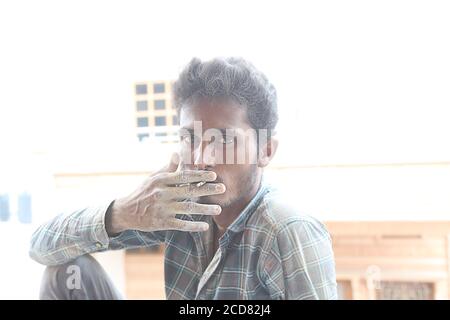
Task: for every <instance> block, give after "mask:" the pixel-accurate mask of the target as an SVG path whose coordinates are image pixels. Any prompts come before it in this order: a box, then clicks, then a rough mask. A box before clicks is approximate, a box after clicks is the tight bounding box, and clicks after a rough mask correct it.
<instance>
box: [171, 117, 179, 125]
mask: <svg viewBox="0 0 450 320" xmlns="http://www.w3.org/2000/svg"><path fill="white" fill-rule="evenodd" d="M172 125H174V126H178V117H177V116H172Z"/></svg>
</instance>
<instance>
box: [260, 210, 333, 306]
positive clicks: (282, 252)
mask: <svg viewBox="0 0 450 320" xmlns="http://www.w3.org/2000/svg"><path fill="white" fill-rule="evenodd" d="M261 274H262V278H263V282H264V285H265V287H266V289H267V290H268V292H269V294H270V296H271V298H272V299H286V300H298V299H322V300H324V299H337V284H336V271H335V262H334V254H333V249H332V244H331V237H330V235H329V233H328V231H327V230H326V229H325V226H324V225H323V224H321V223H320V222H319V221H314V220H311V221H309V220H298V219H297V220H294V221H290V222H288V223H286V224H284V225H283V227H282V228H281V229H280V230H279V231H278V232H277V234H276V236H275V237H274V240H273V244H272V248H271V249H270V251H269V252H268V254H267V256H266V259H265V261H264V263H263V270H262V272H261Z"/></svg>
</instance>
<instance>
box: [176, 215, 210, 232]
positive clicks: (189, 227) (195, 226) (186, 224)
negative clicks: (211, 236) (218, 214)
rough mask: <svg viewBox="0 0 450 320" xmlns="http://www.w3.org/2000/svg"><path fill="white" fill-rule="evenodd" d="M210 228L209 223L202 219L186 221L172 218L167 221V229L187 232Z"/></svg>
mask: <svg viewBox="0 0 450 320" xmlns="http://www.w3.org/2000/svg"><path fill="white" fill-rule="evenodd" d="M208 229H209V224H207V223H206V222H202V221H186V220H180V219H176V218H173V219H170V220H168V221H167V230H179V231H187V232H202V231H206V230H208Z"/></svg>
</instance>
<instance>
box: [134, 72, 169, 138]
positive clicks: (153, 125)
mask: <svg viewBox="0 0 450 320" xmlns="http://www.w3.org/2000/svg"><path fill="white" fill-rule="evenodd" d="M172 84H173V81H171V80H163V81H147V82H137V83H135V113H136V135H137V137H138V139H139V141H144V140H156V141H159V142H175V141H177V130H178V117H177V113H176V110H175V108H174V106H173V103H172Z"/></svg>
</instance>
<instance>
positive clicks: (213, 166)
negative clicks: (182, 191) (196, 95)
mask: <svg viewBox="0 0 450 320" xmlns="http://www.w3.org/2000/svg"><path fill="white" fill-rule="evenodd" d="M180 128H181V129H180V144H181V150H180V151H181V152H180V154H181V160H182V164H183V165H182V169H190V170H195V169H198V170H210V171H214V172H216V174H217V180H216V182H221V183H223V184H225V186H226V188H227V190H226V192H225V193H224V194H221V195H213V196H207V197H201V198H200V199H198V202H200V203H214V204H219V205H220V206H222V207H228V206H231V205H233V204H235V203H237V202H238V201H239V200H241V199H243V198H245V197H247V196H248V194H249V193H250V192H251V191H252V190H254V188H255V185H256V184H258V183H259V181H260V170H259V168H258V166H257V164H256V161H257V142H256V134H255V131H254V130H253V129H252V127H251V125H250V124H249V122H248V119H247V114H246V110H245V108H244V107H242V106H239V105H237V104H235V103H233V102H230V101H222V100H221V101H217V100H216V101H211V100H209V99H199V100H197V101H196V102H194V103H191V104H189V105H185V106H183V107H182V108H181V111H180Z"/></svg>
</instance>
